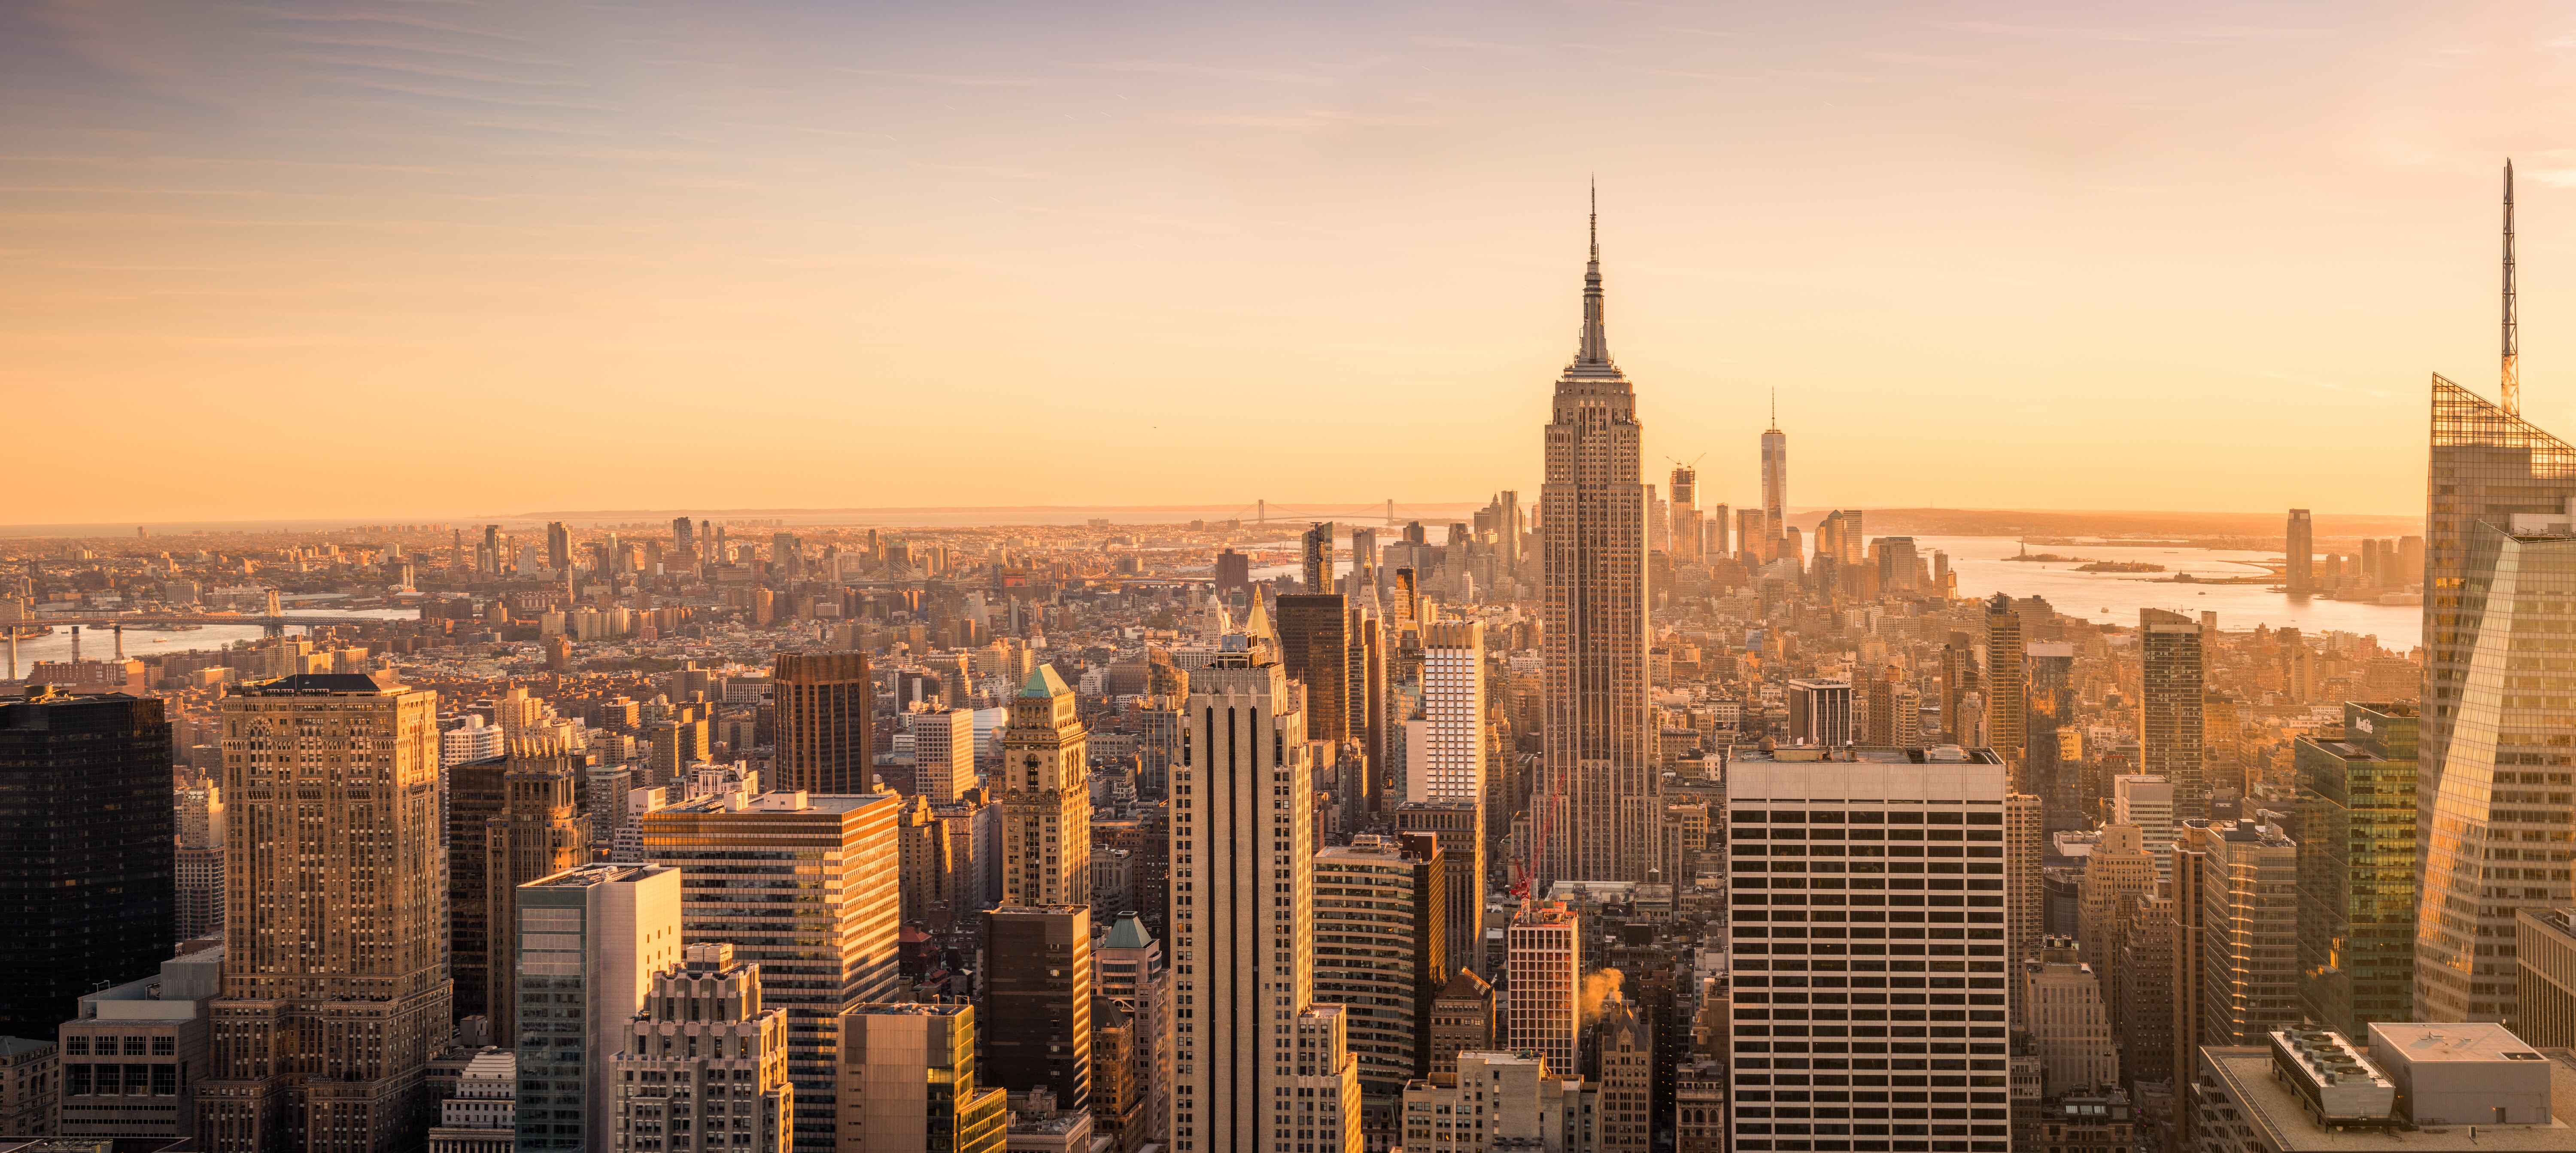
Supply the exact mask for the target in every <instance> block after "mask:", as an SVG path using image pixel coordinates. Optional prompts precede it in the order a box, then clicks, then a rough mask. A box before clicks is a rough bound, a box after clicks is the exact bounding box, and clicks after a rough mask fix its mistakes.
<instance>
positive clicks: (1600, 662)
mask: <svg viewBox="0 0 2576 1153" xmlns="http://www.w3.org/2000/svg"><path fill="white" fill-rule="evenodd" d="M1599 221H1600V214H1599V213H1597V212H1596V213H1594V214H1593V240H1592V258H1591V262H1590V264H1588V265H1587V266H1586V269H1585V272H1584V277H1583V335H1582V340H1581V342H1580V343H1579V344H1578V345H1577V347H1576V349H1575V354H1574V361H1573V363H1571V364H1568V365H1566V366H1565V372H1564V373H1563V375H1561V376H1559V377H1558V378H1557V381H1556V397H1555V401H1554V406H1553V409H1552V413H1551V416H1552V419H1551V420H1550V421H1549V423H1548V426H1547V438H1546V441H1547V479H1546V483H1545V484H1544V485H1542V486H1541V488H1540V491H1539V503H1540V508H1541V510H1542V511H1543V513H1544V516H1543V518H1542V525H1541V532H1542V536H1543V537H1544V547H1545V549H1546V552H1545V558H1546V562H1545V569H1546V582H1545V583H1546V597H1545V617H1544V621H1545V625H1546V629H1545V634H1544V645H1545V647H1544V649H1543V652H1542V656H1543V658H1544V663H1543V670H1544V690H1543V692H1544V695H1545V698H1546V724H1545V729H1546V732H1545V741H1546V743H1545V756H1544V758H1543V763H1542V767H1541V770H1540V771H1541V778H1540V779H1541V788H1540V789H1539V790H1538V793H1539V795H1538V796H1537V797H1536V798H1535V799H1534V800H1533V802H1532V808H1533V809H1534V810H1536V813H1535V817H1536V820H1537V822H1538V824H1539V825H1540V826H1541V827H1542V828H1544V829H1545V836H1544V838H1542V840H1541V843H1540V846H1539V851H1538V853H1537V854H1536V855H1537V857H1538V860H1537V863H1536V866H1537V873H1538V882H1539V884H1540V885H1542V886H1544V885H1546V884H1549V883H1552V882H1554V881H1557V880H1560V879H1568V878H1571V879H1578V880H1599V881H1642V880H1644V879H1646V872H1647V870H1648V869H1650V868H1652V867H1653V866H1654V861H1655V859H1656V856H1657V853H1656V849H1657V847H1658V841H1659V833H1660V829H1661V822H1662V818H1663V806H1662V805H1661V803H1660V802H1659V801H1658V800H1657V793H1658V792H1659V789H1658V776H1657V772H1656V765H1655V750H1654V739H1655V730H1654V728H1653V727H1652V725H1651V724H1649V722H1648V720H1647V709H1646V632H1647V624H1646V606H1647V595H1646V504H1647V499H1646V486H1645V484H1644V483H1643V480H1642V479H1641V475H1642V474H1641V473H1640V464H1639V455H1638V454H1639V446H1638V441H1639V437H1640V435H1641V429H1640V426H1639V425H1638V423H1637V396H1636V391H1635V390H1634V389H1633V388H1631V387H1630V386H1629V384H1628V378H1627V376H1626V374H1624V373H1622V372H1620V371H1619V366H1618V365H1616V364H1614V363H1612V362H1611V360H1610V344H1609V337H1608V335H1607V332H1606V330H1605V329H1604V327H1603V321H1602V295H1601V241H1600V223H1599Z"/></svg>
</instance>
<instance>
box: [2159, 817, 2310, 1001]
mask: <svg viewBox="0 0 2576 1153" xmlns="http://www.w3.org/2000/svg"><path fill="white" fill-rule="evenodd" d="M2182 837H2183V844H2184V845H2185V846H2187V847H2188V849H2189V851H2190V852H2191V853H2193V854H2195V855H2197V857H2198V858H2199V861H2200V863H2201V868H2200V869H2198V870H2197V871H2198V872H2199V877H2198V880H2199V881H2200V892H2199V900H2200V946H2201V951H2200V953H2199V954H2198V955H2199V957H2200V966H2201V971H2200V987H2199V989H2198V990H2197V991H2198V993H2199V994H2200V1014H2201V1024H2200V1038H2199V1042H2198V1043H2199V1044H2202V1045H2253V1044H2259V1043H2260V1041H2261V1038H2262V1036H2263V1035H2264V1034H2265V1033H2268V1032H2270V1031H2272V1030H2274V1029H2278V1028H2281V1027H2283V1026H2285V1025H2294V1024H2297V1023H2298V1021H2299V981H2298V976H2299V975H2298V967H2299V884H2298V878H2299V861H2298V846H2297V845H2295V844H2292V843H2291V842H2290V839H2289V838H2288V837H2285V836H2283V835H2281V832H2280V830H2278V829H2275V828H2273V827H2271V826H2269V825H2258V824H2254V823H2252V822H2249V821H2205V820H2194V821H2187V822H2185V823H2184V824H2183V828H2182ZM2175 880H2176V881H2177V882H2179V881H2181V880H2182V873H2181V872H2180V871H2177V872H2176V874H2175ZM2191 896H2192V894H2190V893H2187V892H2184V891H2183V890H2181V889H2180V888H2179V887H2177V888H2176V890H2175V899H2176V900H2177V901H2181V900H2188V899H2190V898H2191ZM2180 960H2183V961H2185V962H2186V963H2187V957H2186V958H2180Z"/></svg>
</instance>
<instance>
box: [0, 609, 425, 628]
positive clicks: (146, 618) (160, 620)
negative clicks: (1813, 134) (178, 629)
mask: <svg viewBox="0 0 2576 1153" xmlns="http://www.w3.org/2000/svg"><path fill="white" fill-rule="evenodd" d="M414 615H415V616H417V613H415V614H414ZM405 619H410V618H404V617H343V616H325V615H322V614H319V613H257V614H253V613H106V614H89V615H74V614H70V613H29V614H27V615H26V616H24V617H21V618H19V619H18V620H15V621H0V627H6V626H8V625H11V624H18V625H57V626H59V625H71V626H73V627H75V628H106V629H114V628H129V627H130V628H141V629H149V628H163V627H167V626H170V625H258V626H260V627H261V628H266V629H283V628H287V627H289V626H294V627H300V628H320V627H326V626H329V625H356V624H366V623H368V622H370V621H386V620H405Z"/></svg>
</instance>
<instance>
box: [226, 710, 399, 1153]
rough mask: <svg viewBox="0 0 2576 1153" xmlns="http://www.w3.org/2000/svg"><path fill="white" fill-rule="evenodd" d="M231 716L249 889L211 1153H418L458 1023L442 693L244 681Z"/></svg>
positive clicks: (231, 940)
mask: <svg viewBox="0 0 2576 1153" xmlns="http://www.w3.org/2000/svg"><path fill="white" fill-rule="evenodd" d="M222 718H223V721H222V723H223V749H224V793H225V795H226V796H227V797H228V798H230V807H231V812H230V814H229V815H228V817H227V819H226V822H225V823H226V825H227V826H228V828H227V829H226V834H227V836H228V838H229V841H228V843H227V844H226V845H225V856H226V859H227V860H228V861H230V862H231V863H232V865H233V870H232V871H233V875H234V877H235V883H234V885H233V887H232V889H231V892H230V893H229V894H228V896H227V900H226V902H225V908H224V976H223V993H222V995H221V996H220V997H217V998H216V999H215V1001H214V1003H213V1005H212V1006H211V1008H210V1009H209V1010H208V1014H209V1019H210V1022H211V1025H212V1028H213V1033H214V1054H213V1059H212V1061H211V1062H210V1064H209V1068H208V1070H207V1073H208V1078H207V1079H206V1080H204V1081H202V1082H200V1083H199V1084H198V1088H197V1094H198V1096H197V1134H198V1142H199V1144H200V1145H201V1146H202V1147H203V1148H205V1149H207V1150H209V1151H213V1153H271V1151H272V1150H275V1149H277V1148H281V1147H283V1148H290V1149H302V1150H305V1151H307V1153H390V1151H396V1150H404V1149H410V1148H413V1147H416V1146H417V1144H418V1142H419V1140H420V1135H421V1133H422V1132H423V1131H424V1130H425V1129H426V1127H427V1124H428V1120H429V1115H428V1112H427V1098H426V1096H425V1095H424V1093H423V1091H422V1083H421V1077H422V1073H423V1072H424V1071H425V1070H426V1069H427V1068H428V1065H429V1056H430V1053H431V1051H432V1049H433V1047H435V1046H437V1045H440V1044H443V1043H445V1041H446V1039H447V1036H448V1026H449V1019H448V1000H447V999H448V982H447V948H446V944H445V941H446V932H447V893H446V890H445V888H444V886H443V885H442V883H441V882H442V877H441V873H442V872H443V871H444V870H443V866H444V863H445V853H444V850H443V848H442V846H441V845H440V843H439V823H438V694H436V693H434V692H430V691H429V690H426V689H413V688H405V687H402V686H398V685H393V686H388V685H379V684H377V683H376V682H375V681H374V680H372V679H369V678H367V677H363V676H355V675H350V674H331V673H313V674H303V675H298V676H292V677H287V678H285V679H283V680H276V681H269V682H267V683H265V684H258V685H251V686H247V687H243V688H239V689H235V690H234V691H233V694H232V695H231V696H228V697H226V698H224V701H223V713H222ZM299 1039H309V1040H299Z"/></svg>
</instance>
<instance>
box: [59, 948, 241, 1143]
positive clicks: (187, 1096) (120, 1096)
mask: <svg viewBox="0 0 2576 1153" xmlns="http://www.w3.org/2000/svg"><path fill="white" fill-rule="evenodd" d="M223 964H224V950H223V948H222V947H221V946H215V947H212V948H205V949H199V950H197V951H195V952H192V953H186V954H182V955H180V956H178V957H173V958H171V959H170V960H167V961H163V962H162V963H161V972H160V974H159V975H158V976H153V977H146V978H144V979H142V980H139V981H128V982H126V983H125V984H122V985H117V986H115V987H113V988H107V989H101V990H99V991H98V992H95V993H92V994H90V995H88V996H86V997H83V998H81V999H80V1016H79V1017H76V1018H74V1019H72V1020H69V1021H65V1022H63V1024H62V1027H61V1028H60V1029H59V1030H57V1031H56V1035H57V1037H58V1038H59V1040H60V1042H61V1052H62V1062H63V1068H62V1104H61V1121H62V1125H61V1128H60V1130H59V1132H61V1133H62V1134H63V1135H65V1136H68V1137H167V1138H172V1139H178V1138H186V1137H192V1136H194V1135H195V1133H196V1131H197V1112H196V1078H197V1077H199V1076H201V1075H202V1071H203V1070H204V1069H205V1068H206V1065H207V1047H208V1045H209V1044H210V1034H209V1032H208V1029H207V1005H208V1002H210V1001H212V1000H213V999H214V996H215V994H216V993H218V992H220V991H221V985H222V978H223Z"/></svg>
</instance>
